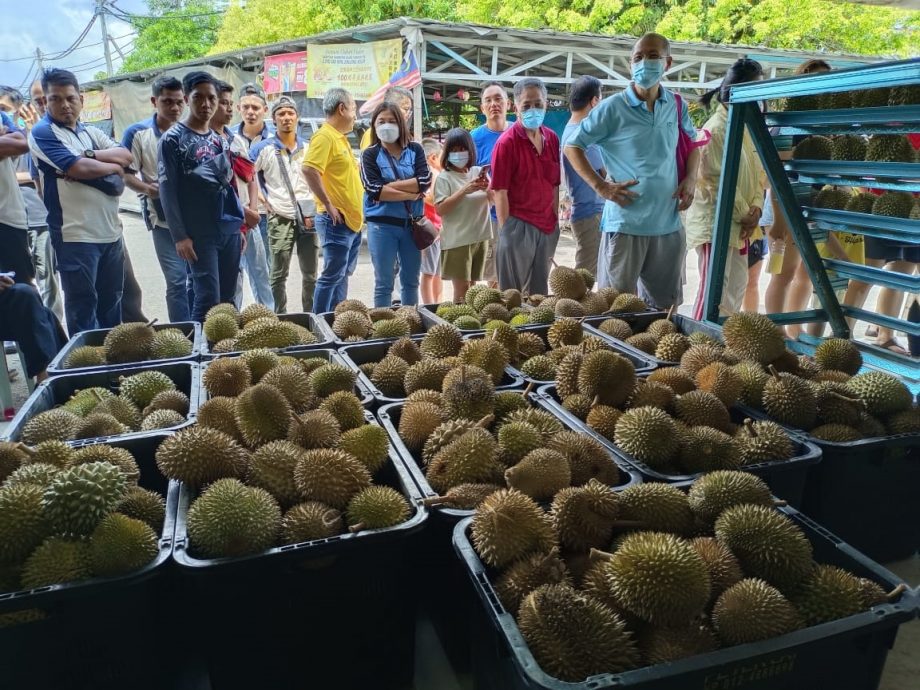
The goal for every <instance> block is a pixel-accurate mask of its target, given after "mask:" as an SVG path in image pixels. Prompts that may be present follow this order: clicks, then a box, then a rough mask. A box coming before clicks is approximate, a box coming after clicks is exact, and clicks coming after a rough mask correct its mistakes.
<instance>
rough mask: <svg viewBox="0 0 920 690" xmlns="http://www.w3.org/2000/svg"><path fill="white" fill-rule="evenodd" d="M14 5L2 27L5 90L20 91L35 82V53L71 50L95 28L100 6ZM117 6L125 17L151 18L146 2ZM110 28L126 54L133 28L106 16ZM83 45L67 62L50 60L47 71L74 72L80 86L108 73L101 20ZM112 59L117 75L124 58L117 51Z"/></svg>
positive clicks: (24, 0) (43, 1)
mask: <svg viewBox="0 0 920 690" xmlns="http://www.w3.org/2000/svg"><path fill="white" fill-rule="evenodd" d="M8 2H9V3H10V4H11V5H13V6H15V10H13V11H10V10H9V9H8V10H5V11H4V12H3V20H2V23H0V84H5V85H8V86H12V87H14V88H15V87H18V86H20V85H21V84H24V83H26V82H27V81H30V80H31V79H33V78H34V75H35V66H34V63H33V62H32V58H33V57H34V54H35V48H36V47H40V48H41V49H42V53H44V54H47V55H52V56H53V55H55V53H59V52H61V51H63V50H64V49H66V48H68V47H69V46H70V45H71V44H72V43H73V42H74V40H75V39H76V38H77V37H78V36H79V35H80V33H81V32H82V31H83V29H84V27H86V25H87V23H89V21H90V19H91V18H92V16H93V10H94V8H95V4H96V3H95V0H8ZM115 3H116V5H117V6H118V7H119V8H121V9H122V10H124V11H125V12H129V13H135V14H144V13H145V12H146V4H145V3H144V0H115ZM10 9H11V8H10ZM106 23H107V24H108V31H109V34H110V35H111V36H112V37H113V38H114V39H115V42H116V43H117V44H118V45H119V46H120V47H122V48H123V49H124V48H129V47H130V46H131V41H132V38H133V35H134V34H133V30H132V28H131V26H130V25H129V24H127V23H125V22H122V21H119V20H117V19H114V18H112V17H110V16H106ZM81 45H82V46H85V47H81V48H79V49H78V50H75V51H74V52H72V53H71V54H70V55H67V56H66V57H61V58H60V59H58V60H50V59H46V60H45V66H46V67H51V66H54V67H63V68H65V69H70V70H71V71H72V72H74V73H75V74H76V75H77V78H79V79H80V81H86V80H89V79H92V78H93V75H94V74H95V73H96V72H97V71H99V70H104V69H105V59H104V53H103V49H102V29H101V27H100V24H99V21H98V20H97V21H96V23H95V25H94V26H93V27H92V29H90V32H89V34H87V36H86V38H84V39H83V41H82V44H81ZM125 54H127V50H126V51H125ZM112 57H113V62H114V68H115V70H117V69H118V66H119V65H120V64H121V58H120V57H119V56H118V53H117V51H115V50H114V49H113V50H112ZM22 58H25V59H22ZM26 86H28V84H26Z"/></svg>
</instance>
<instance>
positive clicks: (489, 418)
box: [476, 414, 495, 429]
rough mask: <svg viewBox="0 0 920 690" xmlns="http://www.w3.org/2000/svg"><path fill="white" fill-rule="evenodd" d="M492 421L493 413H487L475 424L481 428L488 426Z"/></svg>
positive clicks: (493, 419)
mask: <svg viewBox="0 0 920 690" xmlns="http://www.w3.org/2000/svg"><path fill="white" fill-rule="evenodd" d="M494 421H495V415H494V414H487V415H486V416H485V417H483V418H482V419H480V420H479V421H478V422H476V426H478V427H480V428H481V429H485V428H486V427H487V426H489V425H490V424H491V423H492V422H494Z"/></svg>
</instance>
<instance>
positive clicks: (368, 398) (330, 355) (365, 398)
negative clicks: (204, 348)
mask: <svg viewBox="0 0 920 690" xmlns="http://www.w3.org/2000/svg"><path fill="white" fill-rule="evenodd" d="M278 354H279V355H283V356H284V357H293V358H294V359H313V358H315V357H318V358H320V359H325V360H326V361H327V362H331V363H333V364H340V365H342V366H343V367H349V368H351V367H350V366H349V365H348V362H347V361H345V359H344V358H342V357H341V356H340V355H339V353H338V352H336V351H335V350H328V349H319V350H279V351H278ZM240 355H241V353H237V354H227V355H216V356H214V357H212V358H211V360H210V361H207V362H203V363H202V364H201V375H202V376H204V372H205V371H207V368H208V367H209V366H210V365H211V362H213V361H214V360H217V359H220V358H222V357H239V356H240ZM198 393H199V397H198V400H197V402H196V406H195V408H196V409H197V408H198V406H199V405H203V404H204V402H205V401H206V400H207V399H208V397H209V396H208V391H207V390H206V389H205V387H204V385H201V386H199V389H198ZM354 393H355V395H357V396H358V398H360V399H361V404H362V405H364V407H365V408H367V407H370V406H371V405H373V403H374V396H373V394H372V392H371V387H370V386H368V385H367V384H366V383H365V381H364V380H363V379H361V377H358V378H357V379H355V388H354Z"/></svg>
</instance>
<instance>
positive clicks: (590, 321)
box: [585, 312, 722, 369]
mask: <svg viewBox="0 0 920 690" xmlns="http://www.w3.org/2000/svg"><path fill="white" fill-rule="evenodd" d="M667 316H668V315H667V313H666V312H644V313H642V314H604V315H603V316H589V317H587V318H586V319H585V325H586V326H588V327H589V328H588V330H590V331H591V333H592V335H596V336H599V337H601V338H603V339H604V340H606V341H608V342H612V343H616V344H617V345H620V346H622V347H625V348H628V349H629V350H631V351H633V352H638V353H639V354H640V355H641V356H642V357H645V358H646V359H648V360H649V361H650V362H651V363H652V364H654V365H655V368H656V369H657V368H661V367H673V366H675V365H677V364H679V362H669V361H667V360H666V359H658V358H657V357H655V355H650V354H648V353H647V352H642V350H639V349H638V348H636V347H633V346H632V345H630V344H628V343H627V342H626V341H624V340H620V339H619V338H614V337H613V336H610V335H607V334H606V333H604V332H603V331H601V330H600V329H598V326H599V325H600V324H601V323H602V322H604V321H606V320H607V319H621V320H623V321H625V322H626V323H628V324H629V325H630V327H631V328H632V329H633V332H634V333H642V332H643V331H645V329H646V328H648V327H649V326H650V325H651V323H652V322H653V321H657V320H658V319H664V318H667ZM671 321H673V322H674V325H675V326H677V332H678V333H683V334H684V335H690V334H691V333H697V332H702V333H704V334H705V335H708V336H709V337H710V338H712V339H714V340H717V341H719V342H722V329H721V328H720V327H719V326H717V325H716V324H714V323H709V322H708V321H697V320H695V319H691V318H690V317H688V316H683V315H682V314H673V315H672V316H671Z"/></svg>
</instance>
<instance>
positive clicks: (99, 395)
mask: <svg viewBox="0 0 920 690" xmlns="http://www.w3.org/2000/svg"><path fill="white" fill-rule="evenodd" d="M93 395H95V396H96V400H98V401H99V402H102V401H103V400H104V398H103V397H102V394H101V393H100V392H99V391H97V390H96V389H95V388H94V389H93Z"/></svg>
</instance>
